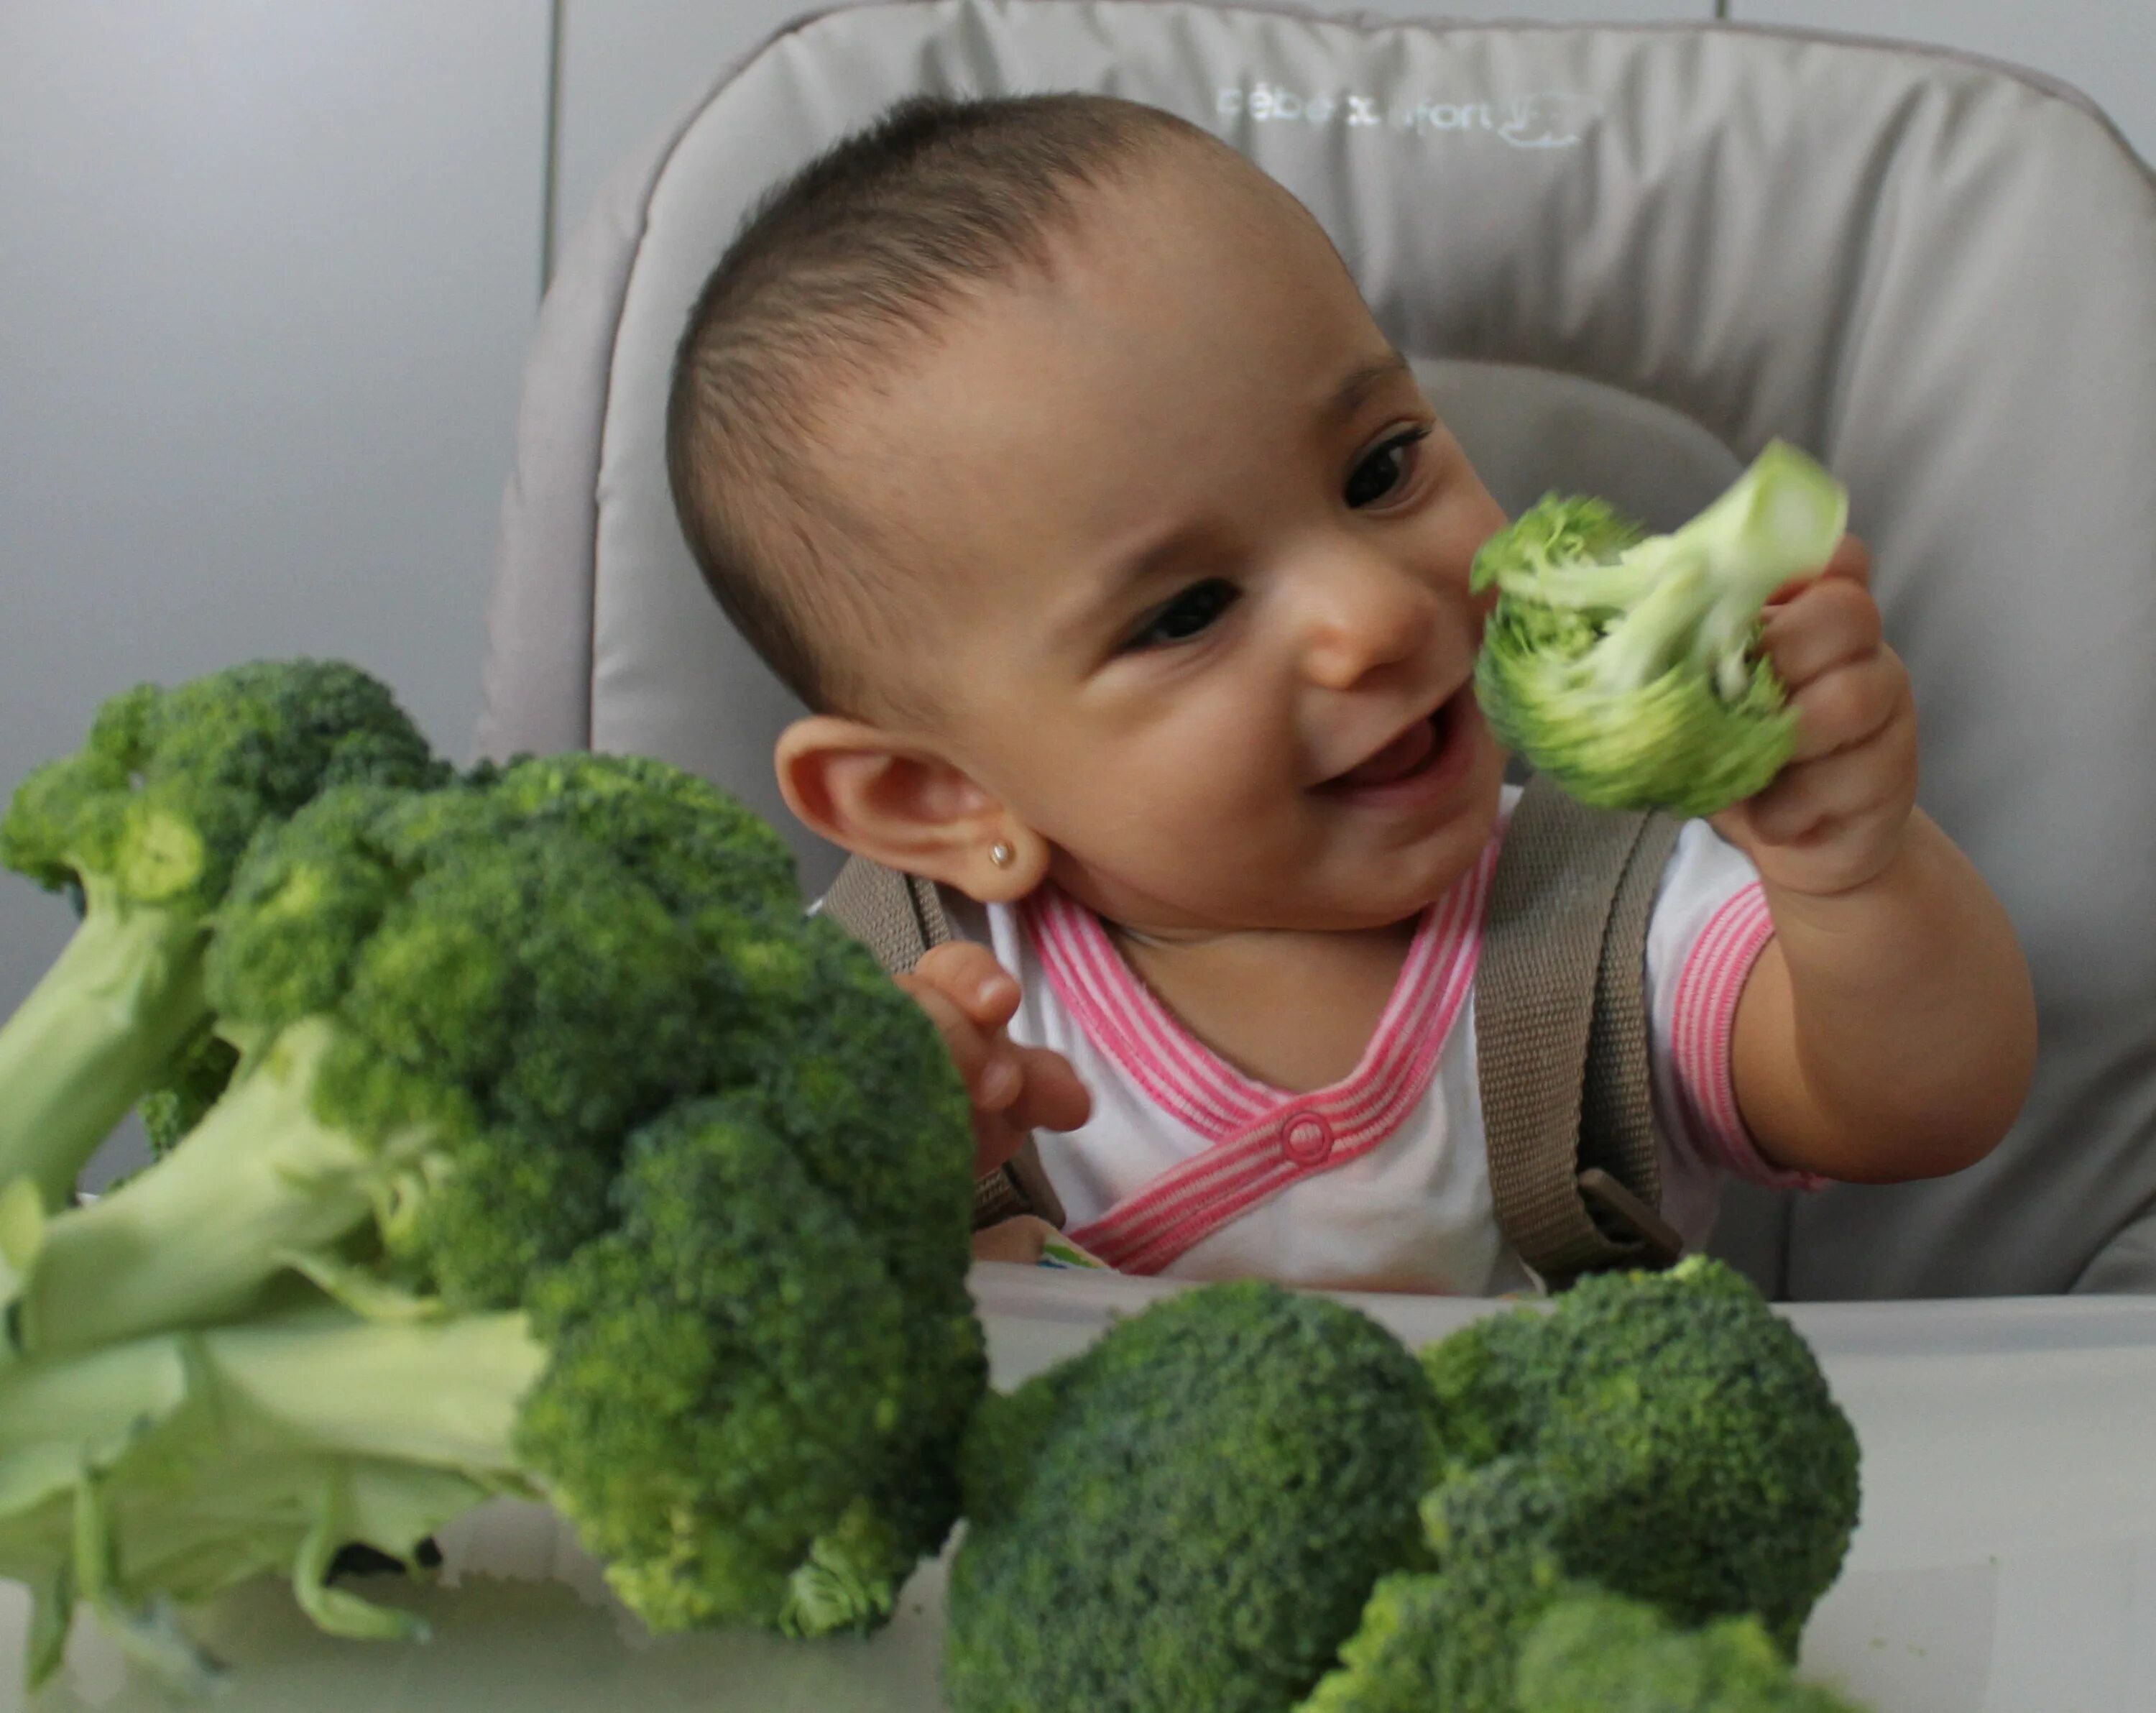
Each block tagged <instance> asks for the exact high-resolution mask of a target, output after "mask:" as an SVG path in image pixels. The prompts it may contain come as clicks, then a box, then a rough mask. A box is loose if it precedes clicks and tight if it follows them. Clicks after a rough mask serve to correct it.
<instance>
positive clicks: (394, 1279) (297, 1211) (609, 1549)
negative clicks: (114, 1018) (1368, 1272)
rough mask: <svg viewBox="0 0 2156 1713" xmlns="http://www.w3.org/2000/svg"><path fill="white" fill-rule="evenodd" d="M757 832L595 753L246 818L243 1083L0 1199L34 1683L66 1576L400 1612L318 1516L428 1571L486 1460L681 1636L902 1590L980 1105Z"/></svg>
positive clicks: (701, 792) (918, 1527)
mask: <svg viewBox="0 0 2156 1713" xmlns="http://www.w3.org/2000/svg"><path fill="white" fill-rule="evenodd" d="M776 848H777V847H776V841H775V838H774V836H773V835H771V834H770V833H769V831H768V830H767V829H762V830H758V829H757V828H755V827H754V826H753V824H752V823H750V822H748V821H747V820H746V819H745V817H744V816H743V815H742V812H741V811H740V810H739V809H738V807H737V805H732V804H731V802H730V801H728V800H723V799H721V798H719V797H718V796H717V795H716V794H715V793H712V792H711V790H710V788H708V787H706V786H703V785H702V784H701V782H693V781H690V780H689V779H687V776H685V775H682V774H678V773H676V772H675V771H674V770H672V769H663V768H661V767H660V764H655V763H642V762H620V763H615V762H611V761H608V760H604V759H598V758H588V759H581V760H569V759H563V760H562V761H561V762H559V763H555V764H528V763H520V764H515V765H512V766H511V767H509V768H507V769H485V770H482V771H481V772H480V773H479V774H475V776H474V777H472V778H471V779H467V780H465V781H464V782H461V783H459V784H455V785H453V786H449V787H447V788H444V789H439V790H426V791H413V790H394V789H389V788H385V787H378V786H372V785H365V784H356V785H346V786H341V787H338V788H336V789H332V790H324V791H323V792H321V794H320V795H318V796H317V797H316V798H315V799H314V800H312V801H311V802H309V803H308V804H306V805H304V806H303V807H301V808H300V810H298V811H297V812H296V813H295V814H294V815H291V816H290V818H289V819H286V820H282V821H280V822H279V823H277V824H276V825H275V826H266V827H264V829H262V830H261V831H259V833H258V834H257V835H256V836H254V839H253V840H252V842H251V844H250V846H249V850H248V851H247V854H246V856H245V857H244V860H243V861H242V862H241V863H240V864H239V869H238V872H236V873H235V874H234V877H233V878H232V880H231V882H230V884H229V885H228V887H226V888H224V890H223V897H222V900H221V903H219V906H218V912H217V918H216V929H215V932H214V934H213V935H212V936H211V938H210V939H209V941H208V946H207V949H206V950H205V952H204V954H203V984H204V991H205V992H206V994H207V995H208V1000H209V1003H210V1006H211V1007H212V1009H213V1014H214V1016H215V1019H216V1027H217V1030H218V1037H219V1038H221V1039H222V1040H223V1041H224V1042H226V1043H227V1044H228V1046H229V1047H231V1048H232V1049H233V1050H234V1051H235V1052H237V1054H238V1062H237V1065H236V1067H231V1068H230V1071H229V1084H228V1087H226V1088H224V1090H223V1093H222V1095H221V1097H220V1098H218V1099H217V1100H216V1101H215V1103H214V1104H213V1105H212V1106H211V1107H210V1108H209V1109H208V1112H207V1113H206V1114H204V1115H203V1117H202V1119H200V1121H199V1122H198V1123H197V1124H195V1125H193V1128H192V1129H189V1130H187V1133H186V1134H184V1135H183V1136H182V1137H181V1138H180V1139H178V1140H177V1144H176V1145H173V1146H172V1147H171V1148H170V1149H169V1150H167V1152H165V1153H164V1154H163V1155H162V1156H161V1157H160V1158H159V1159H157V1160H155V1161H153V1162H152V1163H151V1165H148V1166H146V1168H144V1169H143V1170H141V1171H140V1172H138V1173H136V1175H133V1176H131V1177H130V1178H129V1179H128V1180H127V1181H125V1182H124V1183H123V1184H121V1186H118V1187H117V1188H116V1189H115V1190H113V1191H111V1192H110V1193H109V1194H107V1195H106V1196H102V1197H100V1198H99V1200H98V1201H96V1202H95V1203H94V1204H92V1205H90V1206H83V1207H78V1208H74V1209H70V1210H63V1211H47V1210H46V1209H45V1208H44V1206H43V1204H42V1200H41V1198H40V1197H38V1196H37V1194H36V1192H35V1191H33V1189H31V1188H30V1186H27V1185H22V1186H17V1188H16V1189H15V1190H14V1191H12V1192H9V1193H8V1194H7V1195H5V1196H0V1258H4V1260H5V1262H6V1263H7V1268H8V1274H9V1277H8V1278H6V1279H5V1281H4V1283H5V1286H6V1292H7V1295H8V1299H9V1300H8V1312H7V1317H6V1325H7V1333H8V1345H7V1355H6V1359H5V1360H0V1572H8V1573H13V1574H14V1575H16V1576H18V1577H20V1579H22V1580H23V1581H25V1582H28V1583H30V1584H31V1585H32V1587H33V1588H34V1589H36V1590H38V1597H39V1602H40V1606H39V1610H40V1613H42V1614H45V1615H44V1616H41V1617H40V1618H39V1621H38V1626H39V1627H38V1648H37V1649H36V1651H35V1653H34V1656H33V1669H35V1668H36V1666H37V1665H38V1663H39V1662H43V1663H44V1664H46V1665H49V1662H50V1660H51V1659H54V1658H56V1657H57V1655H56V1654H55V1653H54V1649H56V1648H57V1647H58V1645H59V1640H58V1638H62V1637H64V1630H65V1628H66V1621H65V1614H66V1613H68V1612H69V1611H70V1610H71V1609H72V1608H73V1606H74V1603H75V1602H77V1601H78V1600H80V1601H81V1602H85V1603H87V1604H89V1605H90V1606H92V1607H93V1608H95V1610H97V1611H98V1612H99V1613H100V1615H102V1616H103V1617H104V1618H105V1620H106V1621H107V1622H108V1623H111V1624H113V1625H114V1626H115V1628H117V1630H118V1631H119V1633H121V1635H122V1637H123V1638H125V1639H126V1641H127V1644H128V1645H129V1646H130V1647H131V1648H132V1649H136V1650H137V1651H138V1652H139V1653H140V1654H141V1657H142V1658H143V1659H145V1660H146V1662H149V1663H151V1664H155V1665H156V1667H157V1669H159V1670H160V1671H162V1672H163V1673H164V1674H166V1675H167V1677H168V1678H170V1679H171V1680H175V1681H179V1680H186V1678H187V1672H188V1670H189V1669H196V1670H199V1669H200V1663H199V1662H198V1661H195V1660H194V1659H193V1654H191V1653H190V1652H189V1650H188V1649H187V1646H186V1644H185V1643H184V1638H182V1637H180V1636H179V1633H178V1632H177V1629H176V1628H174V1627H173V1625H172V1623H171V1622H170V1619H169V1617H168V1615H167V1613H166V1611H165V1607H164V1604H163V1603H162V1602H171V1601H177V1602H185V1601H187V1600H190V1599H197V1598H201V1597H205V1596H207V1595H208V1594H210V1593H213V1592H216V1591H217V1590H218V1589H219V1588H221V1587H226V1586H228V1585H229V1584H230V1583H231V1582H234V1581H236V1580H238V1579H239V1578H240V1577H243V1576H249V1575H254V1574H258V1573H259V1572H263V1571H264V1570H268V1569H273V1568H275V1569H282V1570H284V1571H285V1572H287V1573H288V1574H290V1575H291V1576H292V1577H293V1578H294V1583H295V1590H296V1592H297V1593H298V1597H299V1598H300V1602H301V1604H302V1605H303V1606H304V1607H305V1608H306V1609H307V1610H308V1611H309V1612H310V1613H312V1614H313V1615H315V1616H316V1618H317V1621H318V1622H321V1623H324V1624H325V1626H326V1627H328V1628H335V1629H337V1630H338V1631H339V1632H340V1633H349V1634H373V1633H392V1632H393V1629H394V1627H395V1623H396V1620H394V1619H393V1618H390V1617H388V1616H387V1615H384V1614H379V1613H370V1611H369V1610H368V1609H367V1608H363V1607H362V1606H360V1605H359V1604H358V1603H357V1602H354V1601H353V1600H352V1597H350V1596H348V1595H346V1594H343V1593H341V1592H338V1591H336V1590H333V1589H330V1588H328V1587H325V1586H324V1577H326V1573H327V1567H328V1566H329V1564H330V1562H331V1560H332V1559H333V1557H334V1556H335V1553H336V1549H337V1547H338V1546H341V1545H342V1544H343V1543H345V1542H346V1541H354V1542H359V1543H362V1544H365V1545H367V1546H372V1547H374V1548H376V1549H377V1551H382V1552H385V1553H387V1554H389V1555H390V1556H396V1557H404V1556H408V1555H409V1554H410V1553H411V1551H413V1543H414V1542H415V1541H418V1540H420V1539H422V1538H423V1536H424V1535H425V1534H426V1533H427V1532H428V1531H429V1530H432V1529H433V1528H434V1527H436V1526H438V1525H439V1523H440V1522H441V1521H443V1520H446V1519H447V1518H448V1517H450V1516H454V1515H455V1514H456V1513H457V1511H459V1510H461V1509H464V1508H465V1506H467V1505H470V1503H472V1502H474V1501H475V1498H476V1497H479V1496H483V1495H484V1494H485V1493H487V1492H490V1491H497V1490H509V1491H519V1492H526V1493H531V1494H538V1495H541V1496H543V1497H545V1498H546V1499H547V1500H549V1501H551V1502H552V1504H554V1505H556V1506H557V1508H558V1509H559V1510H562V1512H564V1513H565V1514H566V1515H567V1516H569V1517H570V1518H571V1519H572V1520H573V1521H574V1522H575V1523H576V1525H577V1527H578V1529H579V1530H580V1531H581V1532H582V1533H583V1536H584V1538H585V1539H586V1541H588V1543H589V1544H590V1545H591V1546H593V1549H594V1550H595V1551H597V1552H598V1553H599V1554H600V1556H603V1558H605V1559H606V1560H608V1576H609V1577H610V1578H611V1579H612V1580H613V1584H614V1587H616V1588H617V1590H618V1591H619V1592H620V1594H621V1596H622V1597H623V1598H624V1601H625V1602H627V1603H628V1604H629V1606H630V1607H631V1608H633V1609H634V1611H636V1612H637V1613H639V1615H640V1616H642V1617H643V1618H644V1620H645V1622H646V1623H648V1624H649V1625H650V1626H651V1627H652V1628H660V1629H663V1628H673V1627H678V1626H683V1625H690V1624H702V1623H713V1622H717V1621H721V1620H724V1619H729V1618H747V1619H750V1620H752V1621H756V1622H759V1623H767V1624H770V1625H773V1626H775V1627H777V1628H781V1629H785V1630H789V1631H792V1632H794V1633H803V1634H820V1633H827V1632H829V1631H830V1630H833V1629H840V1628H855V1629H865V1628H872V1627H874V1626H875V1625H876V1624H879V1623H881V1622H883V1621H884V1620H885V1618H887V1617H888V1616H889V1614H890V1612H891V1608H892V1605H893V1602H894V1601H895V1599H896V1594H897V1592H898V1587H899V1585H900V1584H901V1582H902V1581H903V1580H904V1578H905V1577H906V1575H907V1574H908V1573H909V1572H911V1568H912V1566H914V1565H915V1564H916V1563H917V1562H918V1561H919V1560H920V1559H921V1557H922V1556H924V1555H927V1554H932V1553H933V1552H934V1551H936V1550H937V1547H938V1546H940V1545H941V1544H942V1541H943V1539H944V1537H945V1536H946V1535H947V1533H948V1531H949V1530H950V1527H951V1525H952V1521H953V1520H954V1519H955V1516H956V1515H957V1474H956V1465H957V1454H958V1443H959V1439H960V1437H961V1435H962V1433H963V1432H964V1429H965V1427H966V1424H967V1422H968V1420H969V1419H970V1418H971V1416H972V1414H973V1408H974V1406H975V1404H976V1402H977V1401H978V1398H979V1397H980V1395H981V1392H982V1391H983V1386H984V1385H985V1377H986V1362H985V1358H984V1353H983V1347H982V1338H981V1330H980V1326H979V1324H978V1320H977V1319H976V1318H975V1317H974V1314H973V1305H972V1302H971V1299H970V1298H969V1296H968V1293H967V1289H966V1273H967V1268H968V1260H969V1250H968V1241H967V1239H968V1228H969V1224H970V1220H969V1215H970V1211H971V1201H972V1189H973V1185H972V1175H971V1170H970V1165H971V1142H970V1127H969V1125H968V1122H967V1118H966V1101H965V1094H964V1090H963V1088H962V1084H961V1083H959V1081H958V1079H957V1073H956V1072H955V1071H954V1070H953V1068H952V1065H951V1062H950V1058H949V1055H948V1053H947V1052H946V1051H945V1050H944V1048H943V1047H942V1042H941V1041H940V1039H939V1037H937V1034H936V1031H935V1030H934V1028H933V1026H932V1025H931V1024H930V1023H929V1021H928V1020H927V1017H926V1016H925V1014H923V1013H921V1011H920V1009H919V1008H918V1007H917V1006H915V1005H914V1004H913V1003H912V1001H911V1000H909V999H907V998H906V995H903V994H902V993H901V992H900V991H899V990H896V988H894V987H893V986H892V985H891V982H890V980H888V978H887V977H885V975H883V974H882V972H881V971H880V970H879V969H878V968H877V967H876V965H875V961H874V959H871V958H870V956H869V955H868V954H867V953H866V952H865V950H864V949H861V948H860V947H859V946H857V945H855V944H853V943H852V942H851V941H850V940H848V939H846V938H845V936H844V934H842V933H841V932H840V931H839V929H837V928H835V927H834V925H832V924H830V923H824V922H820V921H803V920H802V919H800V918H799V917H798V915H797V914H796V913H795V911H794V910H793V908H791V904H792V901H791V899H790V898H788V896H787V893H788V889H789V888H790V879H789V878H788V871H787V870H786V868H785V867H784V865H783V861H774V860H773V851H775V849H776ZM197 1051H198V1049H197V1048H191V1049H190V1050H189V1053H190V1057H193V1054H194V1053H195V1052H197ZM226 1074H227V1071H226V1067H223V1066H222V1065H218V1064H214V1063H213V1064H211V1065H210V1066H209V1067H208V1072H207V1080H208V1082H210V1083H212V1084H214V1083H217V1082H218V1081H221V1080H223V1078H225V1076H226ZM168 1080H169V1079H168ZM183 1080H184V1079H183ZM295 1301H296V1302H298V1303H300V1304H305V1305H306V1307H305V1311H304V1312H303V1313H301V1314H298V1315H297V1316H296V1318H295V1315H294V1314H293V1313H292V1312H291V1309H290V1305H291V1304H293V1303H294V1302H295ZM750 1311H753V1312H750ZM273 1335H274V1337H273ZM131 1351H132V1352H136V1353H137V1354H136V1355H135V1356H128V1355H126V1353H127V1352H131ZM160 1352H162V1354H159V1353H160ZM459 1352H460V1353H461V1354H456V1353H459ZM130 1365H132V1366H130ZM1409 1373H1410V1378H1411V1379H1412V1378H1415V1377H1417V1376H1415V1375H1414V1371H1413V1365H1412V1362H1411V1361H1410V1362H1409ZM160 1386H162V1387H163V1388H164V1391H162V1392H160V1391H158V1388H159V1387H160ZM100 1399H105V1400H109V1401H110V1410H109V1412H107V1413H105V1414H104V1415H100V1414H99V1413H98V1410H99V1407H100V1406H99V1401H100ZM15 1430H19V1431H15ZM11 1433H13V1440H11ZM14 1441H20V1442H21V1443H14ZM54 1613H57V1614H59V1615H58V1616H57V1617H55V1616H53V1615H52V1614H54ZM191 1662H192V1664H191Z"/></svg>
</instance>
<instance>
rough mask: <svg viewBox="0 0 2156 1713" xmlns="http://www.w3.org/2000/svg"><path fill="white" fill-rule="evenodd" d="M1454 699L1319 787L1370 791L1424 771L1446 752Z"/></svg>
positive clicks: (1329, 789) (1448, 700)
mask: <svg viewBox="0 0 2156 1713" xmlns="http://www.w3.org/2000/svg"><path fill="white" fill-rule="evenodd" d="M1455 699H1456V698H1454V697H1447V698H1446V699H1445V701H1444V702H1440V703H1439V704H1438V707H1437V711H1436V712H1434V713H1432V714H1431V715H1430V717H1429V718H1426V719H1419V720H1417V721H1416V722H1415V723H1414V724H1413V725H1411V726H1409V728H1407V729H1406V730H1405V731H1404V732H1402V733H1400V734H1399V737H1397V738H1394V739H1393V740H1392V741H1391V742H1390V743H1387V744H1386V745H1385V746H1384V747H1383V748H1382V749H1379V750H1378V752H1377V753H1376V754H1373V755H1370V756H1368V757H1366V758H1365V759H1363V760H1362V761H1360V762H1358V763H1357V764H1355V765H1354V766H1353V767H1352V768H1350V769H1348V770H1347V772H1346V773H1344V774H1335V775H1334V776H1333V777H1332V779H1327V781H1326V782H1325V783H1324V784H1323V785H1322V786H1321V787H1320V788H1319V789H1320V790H1327V791H1360V790H1368V789H1369V788H1370V787H1372V786H1373V785H1392V784H1399V781H1401V780H1402V779H1411V778H1413V777H1414V775H1415V774H1419V773H1421V772H1423V771H1424V769H1427V768H1429V767H1430V765H1431V764H1433V763H1434V762H1435V761H1436V759H1438V757H1440V755H1442V754H1444V753H1445V739H1446V738H1448V737H1449V736H1450V732H1451V725H1452V719H1453V703H1454V701H1455Z"/></svg>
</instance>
